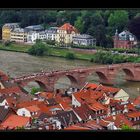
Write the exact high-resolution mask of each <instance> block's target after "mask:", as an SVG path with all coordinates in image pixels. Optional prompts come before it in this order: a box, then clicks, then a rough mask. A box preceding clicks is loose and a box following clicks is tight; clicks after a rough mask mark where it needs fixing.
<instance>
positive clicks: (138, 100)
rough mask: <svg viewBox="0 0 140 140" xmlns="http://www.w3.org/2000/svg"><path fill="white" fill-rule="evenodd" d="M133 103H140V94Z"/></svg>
mask: <svg viewBox="0 0 140 140" xmlns="http://www.w3.org/2000/svg"><path fill="white" fill-rule="evenodd" d="M133 104H134V105H135V106H136V105H140V96H138V97H137V98H136V99H135V100H134V101H133Z"/></svg>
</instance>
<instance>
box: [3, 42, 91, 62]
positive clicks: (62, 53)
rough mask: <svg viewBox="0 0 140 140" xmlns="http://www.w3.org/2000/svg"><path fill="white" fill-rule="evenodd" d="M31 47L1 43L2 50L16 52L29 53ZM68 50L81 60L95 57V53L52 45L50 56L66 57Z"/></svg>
mask: <svg viewBox="0 0 140 140" xmlns="http://www.w3.org/2000/svg"><path fill="white" fill-rule="evenodd" d="M29 48H31V45H23V44H14V43H12V44H10V45H8V46H4V45H3V44H2V43H1V44H0V50H6V51H14V52H23V53H27V52H28V49H29ZM68 52H72V53H74V54H75V56H76V59H81V60H88V61H90V60H91V58H92V57H93V54H86V53H80V52H77V51H74V50H72V49H67V48H66V49H64V48H63V49H62V48H56V47H55V48H53V47H50V53H49V55H50V56H57V57H64V58H65V57H66V54H67V53H68Z"/></svg>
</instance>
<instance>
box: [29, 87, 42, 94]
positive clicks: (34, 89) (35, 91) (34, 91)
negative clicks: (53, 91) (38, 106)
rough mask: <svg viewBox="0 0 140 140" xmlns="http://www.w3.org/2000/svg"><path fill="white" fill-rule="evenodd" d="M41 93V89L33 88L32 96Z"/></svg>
mask: <svg viewBox="0 0 140 140" xmlns="http://www.w3.org/2000/svg"><path fill="white" fill-rule="evenodd" d="M40 91H43V90H42V89H41V88H38V87H33V88H32V89H31V94H33V95H34V94H35V93H37V92H40Z"/></svg>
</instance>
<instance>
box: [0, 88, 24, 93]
mask: <svg viewBox="0 0 140 140" xmlns="http://www.w3.org/2000/svg"><path fill="white" fill-rule="evenodd" d="M18 92H19V93H21V92H22V91H21V90H20V88H19V87H17V86H16V87H10V88H4V89H0V93H2V94H10V93H18Z"/></svg>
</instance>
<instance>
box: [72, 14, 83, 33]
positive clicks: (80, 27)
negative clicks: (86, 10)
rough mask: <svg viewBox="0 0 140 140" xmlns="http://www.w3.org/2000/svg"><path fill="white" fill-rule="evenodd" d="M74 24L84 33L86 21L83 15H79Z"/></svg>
mask: <svg viewBox="0 0 140 140" xmlns="http://www.w3.org/2000/svg"><path fill="white" fill-rule="evenodd" d="M74 26H75V27H76V28H77V29H78V30H79V31H80V32H81V33H83V29H84V22H83V19H82V17H81V16H79V17H78V18H77V20H76V21H75V23H74Z"/></svg>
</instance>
